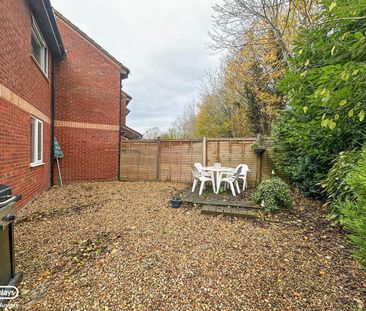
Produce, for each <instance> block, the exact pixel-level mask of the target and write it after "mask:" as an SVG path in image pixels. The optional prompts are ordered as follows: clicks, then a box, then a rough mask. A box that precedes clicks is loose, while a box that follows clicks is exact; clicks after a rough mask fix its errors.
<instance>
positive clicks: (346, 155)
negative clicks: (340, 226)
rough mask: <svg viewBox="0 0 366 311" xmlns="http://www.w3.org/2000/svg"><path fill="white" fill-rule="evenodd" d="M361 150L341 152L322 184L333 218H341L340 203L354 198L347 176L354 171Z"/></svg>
mask: <svg viewBox="0 0 366 311" xmlns="http://www.w3.org/2000/svg"><path fill="white" fill-rule="evenodd" d="M360 152H361V151H360V150H350V151H345V152H341V153H340V154H339V155H338V157H337V158H336V159H335V160H334V161H333V166H332V168H331V169H330V170H329V172H328V176H327V178H326V179H325V180H324V181H323V182H322V184H321V185H322V187H323V188H324V190H325V193H326V196H327V201H328V204H329V205H330V207H331V218H332V219H338V218H339V216H340V211H339V209H338V206H339V204H340V203H342V202H345V201H346V200H353V198H354V195H353V193H352V189H351V187H350V186H349V185H348V184H347V182H346V177H347V176H348V174H349V173H350V172H352V171H353V169H354V167H355V165H356V163H357V160H358V158H359V157H360Z"/></svg>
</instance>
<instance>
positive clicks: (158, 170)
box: [156, 137, 161, 181]
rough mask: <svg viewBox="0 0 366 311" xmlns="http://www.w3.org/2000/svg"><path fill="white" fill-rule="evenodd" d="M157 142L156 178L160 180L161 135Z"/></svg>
mask: <svg viewBox="0 0 366 311" xmlns="http://www.w3.org/2000/svg"><path fill="white" fill-rule="evenodd" d="M156 142H157V155H156V180H157V181H160V152H161V150H160V149H161V147H160V137H158V138H157V139H156Z"/></svg>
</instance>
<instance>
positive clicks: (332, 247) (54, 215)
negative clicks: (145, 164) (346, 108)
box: [15, 182, 366, 311]
mask: <svg viewBox="0 0 366 311" xmlns="http://www.w3.org/2000/svg"><path fill="white" fill-rule="evenodd" d="M184 187H185V185H181V184H168V183H118V182H111V183H83V184H72V185H67V186H65V187H64V188H63V189H60V188H53V189H52V190H49V191H47V192H45V193H44V194H43V195H42V196H40V197H39V198H38V199H37V200H36V201H34V202H33V203H32V204H29V205H27V206H26V207H25V208H23V209H22V210H21V211H20V212H19V215H18V216H19V220H18V223H17V225H16V232H15V233H16V259H17V270H18V271H22V272H24V280H23V282H22V285H21V297H20V298H18V299H17V301H16V302H17V303H18V305H19V308H18V309H20V310H248V311H250V310H256V311H257V310H337V311H340V310H350V311H351V310H352V311H356V310H362V309H363V306H364V305H365V303H366V301H365V296H366V273H365V272H364V271H362V270H361V269H360V266H359V265H358V264H357V263H356V262H355V261H354V260H353V259H352V258H351V257H350V254H349V252H350V249H349V246H348V243H347V239H346V238H345V236H344V234H343V233H342V232H341V231H340V229H339V228H338V227H336V226H330V225H329V223H328V222H327V221H326V220H324V216H325V214H324V211H322V209H321V207H320V206H319V204H318V203H316V202H312V201H307V200H304V199H300V198H297V199H296V201H297V204H296V209H295V211H294V212H292V213H290V214H283V213H281V214H277V215H275V216H267V217H264V218H263V219H257V220H249V219H248V220H246V219H235V218H227V217H226V218H225V217H212V216H207V215H202V214H201V213H200V211H199V209H198V208H195V207H192V206H183V207H182V208H180V209H172V208H170V206H169V199H170V196H171V195H172V193H173V192H174V191H175V190H174V189H179V191H180V190H183V188H184Z"/></svg>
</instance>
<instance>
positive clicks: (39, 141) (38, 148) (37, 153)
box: [31, 116, 43, 166]
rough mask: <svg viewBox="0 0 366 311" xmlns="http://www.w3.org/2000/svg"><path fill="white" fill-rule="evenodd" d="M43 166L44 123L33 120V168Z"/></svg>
mask: <svg viewBox="0 0 366 311" xmlns="http://www.w3.org/2000/svg"><path fill="white" fill-rule="evenodd" d="M41 164H43V122H42V121H41V120H39V119H37V118H35V117H33V116H32V118H31V166H37V165H41Z"/></svg>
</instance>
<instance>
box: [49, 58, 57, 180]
mask: <svg viewBox="0 0 366 311" xmlns="http://www.w3.org/2000/svg"><path fill="white" fill-rule="evenodd" d="M55 63H56V60H55V59H52V66H51V176H50V184H51V187H53V186H54V184H55V180H54V177H53V175H54V170H55V163H54V160H53V157H54V149H53V143H54V140H55V67H56V65H55Z"/></svg>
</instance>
